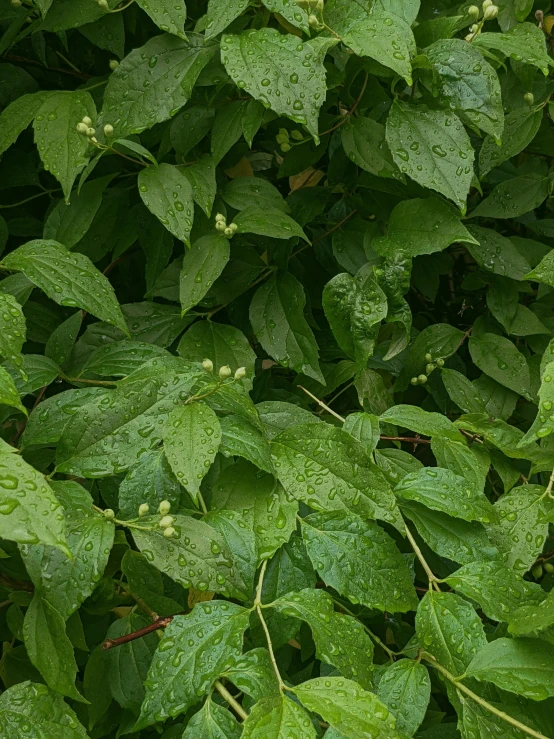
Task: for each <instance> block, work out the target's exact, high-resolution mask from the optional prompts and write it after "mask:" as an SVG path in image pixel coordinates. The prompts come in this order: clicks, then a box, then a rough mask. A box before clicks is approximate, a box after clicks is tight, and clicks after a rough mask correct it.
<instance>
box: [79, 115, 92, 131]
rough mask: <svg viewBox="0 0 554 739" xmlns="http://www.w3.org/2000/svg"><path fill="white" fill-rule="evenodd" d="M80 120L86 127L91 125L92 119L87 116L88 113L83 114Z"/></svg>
mask: <svg viewBox="0 0 554 739" xmlns="http://www.w3.org/2000/svg"><path fill="white" fill-rule="evenodd" d="M81 121H82V122H83V123H84V124H85V126H86V127H87V128H88V127H89V126H92V119H91V118H89V117H88V115H84V116H83V117H82V118H81Z"/></svg>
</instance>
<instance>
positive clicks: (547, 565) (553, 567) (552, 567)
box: [543, 562, 554, 575]
mask: <svg viewBox="0 0 554 739" xmlns="http://www.w3.org/2000/svg"><path fill="white" fill-rule="evenodd" d="M543 567H544V571H545V572H548V574H549V575H551V574H552V573H553V572H554V565H553V564H552V562H545V563H544V564H543Z"/></svg>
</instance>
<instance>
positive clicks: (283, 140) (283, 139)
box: [275, 132, 289, 144]
mask: <svg viewBox="0 0 554 739" xmlns="http://www.w3.org/2000/svg"><path fill="white" fill-rule="evenodd" d="M275 141H276V142H277V143H278V144H288V142H289V137H288V134H287V133H286V132H285V133H278V134H277V136H275Z"/></svg>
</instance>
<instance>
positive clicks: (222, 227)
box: [215, 213, 238, 239]
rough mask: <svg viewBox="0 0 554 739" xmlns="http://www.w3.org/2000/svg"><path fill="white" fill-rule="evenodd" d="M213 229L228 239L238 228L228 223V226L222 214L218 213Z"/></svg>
mask: <svg viewBox="0 0 554 739" xmlns="http://www.w3.org/2000/svg"><path fill="white" fill-rule="evenodd" d="M215 227H216V230H217V231H219V232H220V233H222V234H224V235H225V236H226V237H227V238H228V239H232V238H233V236H234V235H235V233H236V232H237V228H238V226H237V224H236V223H230V224H229V225H227V219H226V218H225V216H224V215H223V213H218V214H217V215H216V217H215Z"/></svg>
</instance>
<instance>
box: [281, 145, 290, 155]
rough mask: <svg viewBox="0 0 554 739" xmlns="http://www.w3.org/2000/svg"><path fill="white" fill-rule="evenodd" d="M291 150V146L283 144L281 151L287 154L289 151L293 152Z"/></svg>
mask: <svg viewBox="0 0 554 739" xmlns="http://www.w3.org/2000/svg"><path fill="white" fill-rule="evenodd" d="M291 148H292V147H291V145H290V144H281V151H284V152H285V154H286V153H287V151H290V150H291Z"/></svg>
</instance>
